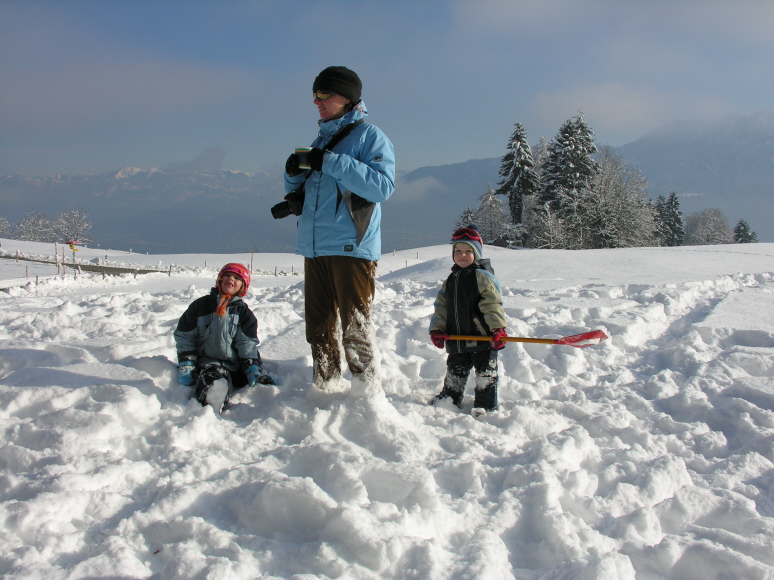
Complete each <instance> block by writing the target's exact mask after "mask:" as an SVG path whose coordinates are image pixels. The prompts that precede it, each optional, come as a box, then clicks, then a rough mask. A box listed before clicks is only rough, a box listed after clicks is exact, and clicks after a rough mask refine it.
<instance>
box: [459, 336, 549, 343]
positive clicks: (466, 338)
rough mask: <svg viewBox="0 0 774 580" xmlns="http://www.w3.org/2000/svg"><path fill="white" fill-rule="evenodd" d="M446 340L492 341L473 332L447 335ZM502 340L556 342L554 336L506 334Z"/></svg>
mask: <svg viewBox="0 0 774 580" xmlns="http://www.w3.org/2000/svg"><path fill="white" fill-rule="evenodd" d="M446 340H486V341H491V340H492V337H491V336H478V335H475V334H471V335H470V336H468V335H466V334H452V335H450V336H447V337H446ZM500 341H501V342H536V343H539V344H556V339H554V338H522V337H519V336H504V337H503V338H501V339H500Z"/></svg>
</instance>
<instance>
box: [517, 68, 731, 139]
mask: <svg viewBox="0 0 774 580" xmlns="http://www.w3.org/2000/svg"><path fill="white" fill-rule="evenodd" d="M530 110H531V112H532V114H533V116H534V119H535V120H536V121H537V124H539V125H540V126H545V125H554V126H555V127H556V130H558V128H559V126H560V125H561V123H563V122H564V121H565V120H567V119H569V118H570V117H573V116H575V115H577V114H578V111H579V110H581V111H583V113H584V115H585V116H586V122H587V123H588V124H589V126H590V127H591V128H592V129H593V130H594V132H595V133H596V134H597V136H598V137H599V136H603V137H604V138H605V140H606V141H607V142H608V144H611V145H622V144H624V143H625V142H626V140H628V139H630V138H633V137H635V136H641V135H642V134H643V133H645V132H648V131H650V130H652V129H654V128H656V127H658V126H659V125H661V124H662V123H663V122H664V120H665V119H704V118H716V117H719V116H722V115H725V114H728V113H732V112H735V110H734V107H733V106H732V105H731V104H730V103H728V102H726V101H725V100H723V99H721V98H718V97H714V96H709V95H697V94H694V93H689V92H686V91H676V92H668V91H663V90H659V89H655V88H652V87H639V86H637V87H635V86H627V85H624V84H622V83H617V82H608V83H601V84H598V85H587V86H582V87H576V88H572V89H562V90H558V91H555V92H551V93H540V94H538V95H537V96H536V97H535V98H534V99H533V101H532V103H531V104H530ZM554 132H555V131H554ZM551 136H553V134H551V135H549V137H551ZM616 139H624V141H622V142H615V140H616Z"/></svg>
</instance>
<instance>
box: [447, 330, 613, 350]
mask: <svg viewBox="0 0 774 580" xmlns="http://www.w3.org/2000/svg"><path fill="white" fill-rule="evenodd" d="M444 338H445V339H446V340H492V337H491V336H475V335H471V336H467V335H459V334H452V335H451V336H445V337H444ZM606 338H607V334H605V331H604V330H592V331H591V332H584V333H582V334H573V335H572V336H564V337H562V338H522V337H520V336H505V337H503V338H501V339H500V340H501V341H502V342H538V343H540V344H563V345H566V346H574V347H575V348H586V347H587V346H592V345H595V344H598V343H600V342H602V341H603V340H605V339H606Z"/></svg>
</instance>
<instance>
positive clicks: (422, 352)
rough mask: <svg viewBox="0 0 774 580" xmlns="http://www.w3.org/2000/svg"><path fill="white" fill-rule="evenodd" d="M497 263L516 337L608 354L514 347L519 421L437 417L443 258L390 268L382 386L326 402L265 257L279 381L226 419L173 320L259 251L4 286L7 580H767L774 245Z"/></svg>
mask: <svg viewBox="0 0 774 580" xmlns="http://www.w3.org/2000/svg"><path fill="white" fill-rule="evenodd" d="M14 244H16V245H14ZM2 247H3V250H9V249H10V251H13V250H14V249H15V248H17V247H18V248H19V249H20V250H21V252H22V253H29V254H46V253H47V251H48V250H47V249H46V248H44V247H43V245H40V244H38V245H35V244H29V243H28V244H24V243H22V242H14V241H12V240H2ZM91 251H92V250H83V251H82V252H81V256H80V257H87V258H88V256H89V252H91ZM93 252H97V250H93ZM486 253H487V256H488V257H490V258H491V259H492V262H493V265H494V267H495V271H496V272H497V274H498V277H499V278H500V282H501V285H502V287H503V294H504V302H505V310H506V314H507V316H508V319H509V327H508V330H509V334H511V335H521V336H536V337H548V338H559V337H561V336H567V335H572V334H577V333H579V332H584V331H587V330H591V329H602V330H605V331H606V332H608V334H609V335H610V339H609V340H605V341H603V342H601V343H599V344H598V345H595V346H591V347H589V348H585V349H576V348H571V347H566V346H565V347H563V346H548V345H541V344H522V343H510V344H509V345H508V346H507V347H506V348H505V349H504V350H503V351H501V358H500V361H501V362H500V370H501V376H502V382H501V389H500V399H501V405H500V410H499V411H498V412H496V413H492V414H488V415H486V416H484V417H480V418H476V419H474V418H473V417H471V416H470V414H469V411H470V406H471V402H472V397H471V396H470V392H469V393H468V397H467V398H466V404H465V408H464V409H463V411H459V410H457V409H456V408H455V407H453V406H451V405H448V406H441V407H439V408H437V407H429V406H428V405H427V404H426V403H427V401H428V400H429V399H430V398H431V397H432V396H433V395H434V394H436V393H437V392H438V391H439V390H440V387H441V381H442V378H443V374H444V371H445V364H444V363H445V355H444V353H443V352H442V351H439V350H438V349H435V348H434V347H433V346H432V345H431V344H430V342H429V340H428V336H427V326H428V319H429V316H430V313H431V312H432V305H433V300H434V298H435V294H436V292H437V290H438V287H439V283H440V280H441V279H442V278H443V277H445V276H446V273H447V272H448V269H449V267H450V266H451V259H450V256H449V254H450V250H449V247H448V246H437V247H431V248H421V249H419V250H410V251H404V252H397V253H396V254H395V255H388V256H384V257H383V259H382V260H381V262H380V267H379V274H380V280H379V283H378V286H377V303H376V306H375V315H374V317H375V322H376V327H377V340H378V342H379V347H380V351H381V353H382V365H383V374H384V380H383V385H382V388H381V389H374V388H371V387H369V386H367V385H363V384H353V385H351V386H348V387H347V388H345V389H343V390H342V391H341V392H321V391H319V390H316V389H314V388H312V387H311V386H310V381H311V370H310V361H311V358H310V356H309V354H308V348H307V345H306V343H305V342H304V338H303V337H304V332H303V320H302V314H303V294H302V284H301V282H300V280H301V278H300V277H298V276H294V274H297V273H298V271H299V267H300V264H301V262H300V261H298V258H297V257H295V256H289V255H274V256H267V257H262V256H261V255H256V266H255V267H256V269H259V268H260V269H261V270H263V271H266V272H272V271H274V270H275V267H276V266H277V264H279V263H284V264H285V265H286V266H285V267H284V269H283V268H278V274H282V275H278V276H273V275H256V276H255V277H254V280H253V285H252V286H251V289H250V292H249V293H248V295H247V297H246V300H247V301H248V303H249V304H250V305H251V306H252V307H253V310H254V311H255V312H256V314H257V316H258V320H259V336H260V337H261V339H262V344H261V354H262V355H263V357H264V359H265V361H266V366H267V368H268V369H269V370H270V371H271V372H272V373H273V374H274V375H275V376H277V377H278V379H279V380H280V383H281V385H280V386H278V387H276V386H264V385H259V386H256V387H255V388H252V389H247V390H243V391H241V392H240V393H239V394H238V395H237V396H236V398H235V399H234V401H233V402H234V404H233V406H232V407H231V408H230V409H229V410H228V411H227V412H226V414H225V415H224V416H222V417H219V416H217V415H215V414H214V413H213V411H212V409H211V408H209V407H208V408H202V407H200V406H199V405H198V404H197V403H196V402H195V401H193V400H191V399H190V389H189V388H186V387H180V386H179V385H178V384H177V383H176V380H175V376H176V371H175V366H174V365H173V364H172V361H173V360H174V346H173V340H172V330H173V328H174V325H175V324H176V321H177V319H178V317H179V316H180V315H181V314H182V312H183V311H184V309H185V308H186V306H187V305H188V303H189V302H190V301H191V300H193V299H194V298H196V297H198V296H200V295H202V294H204V293H205V292H206V291H207V290H208V289H209V287H210V285H211V284H212V282H213V280H214V276H215V273H216V271H217V268H218V267H219V266H220V265H222V263H225V262H227V261H234V260H236V261H242V262H247V261H249V258H247V259H246V258H245V256H232V255H228V256H220V257H213V256H209V257H206V258H204V257H202V256H197V255H180V256H174V257H172V256H167V257H164V260H165V262H166V263H168V262H169V261H170V260H172V261H174V263H175V264H176V265H178V266H180V267H183V268H184V269H183V271H176V272H174V273H173V274H172V275H168V274H161V273H160V274H150V275H146V276H138V277H136V278H135V277H133V276H131V275H126V276H122V277H118V278H112V277H108V278H105V279H103V278H102V276H99V275H86V274H82V275H80V276H78V277H77V278H73V277H72V276H71V275H68V276H67V277H66V278H64V279H63V278H61V277H57V276H53V275H52V276H50V277H48V278H46V277H42V278H41V279H40V280H39V284H37V285H35V284H34V282H33V281H30V282H29V283H27V285H25V286H17V287H11V288H9V289H8V290H7V293H0V320H2V327H1V328H0V400H1V401H2V404H1V405H0V426H2V431H0V433H1V435H0V437H1V439H0V491H1V492H2V495H1V498H0V499H2V501H1V502H0V517H2V521H3V527H2V531H0V573H1V574H2V575H3V577H5V578H9V579H11V578H19V579H21V578H24V579H45V580H58V579H65V578H67V579H75V578H84V579H85V578H154V579H173V578H181V579H182V578H229V579H254V578H297V579H302V578H363V579H371V578H374V579H375V578H422V579H436V578H437V579H446V578H486V579H490V578H491V579H497V578H518V579H525V580H526V579H538V578H540V579H556V580H559V579H574V578H578V579H617V580H626V579H634V578H636V579H637V580H651V579H658V578H669V579H689V578H701V579H721V578H745V579H766V578H769V579H770V578H774V380H772V377H774V307H772V303H774V302H773V301H772V298H774V267H773V265H774V262H773V261H772V257H774V244H749V245H739V246H706V247H693V248H642V249H626V250H601V251H581V252H566V251H540V250H534V251H530V250H525V251H509V250H500V249H496V248H489V247H487V248H486ZM102 254H104V250H103V251H102ZM96 255H99V253H96V254H95V256H96ZM124 259H125V260H126V261H132V260H135V261H136V262H135V263H138V264H140V263H143V261H145V263H153V264H155V263H156V262H158V261H159V257H158V256H142V255H140V256H137V255H133V256H126V257H124ZM205 259H206V260H207V262H208V264H209V267H208V268H204V267H202V264H203V262H204V260H205ZM262 260H265V262H262ZM0 262H3V263H0V276H1V277H3V278H6V279H8V278H21V277H22V274H20V273H19V271H18V268H19V265H18V263H16V262H12V261H10V260H0ZM36 267H38V268H49V270H48V274H45V271H44V270H41V272H43V274H41V276H45V275H49V274H55V272H54V270H53V267H51V266H43V265H40V266H36ZM185 267H188V269H187V270H186V269H185Z"/></svg>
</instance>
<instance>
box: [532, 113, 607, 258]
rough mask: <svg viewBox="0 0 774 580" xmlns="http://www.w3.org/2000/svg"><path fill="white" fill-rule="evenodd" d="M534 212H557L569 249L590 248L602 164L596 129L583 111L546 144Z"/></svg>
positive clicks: (569, 120) (568, 121) (565, 124)
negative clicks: (591, 216)
mask: <svg viewBox="0 0 774 580" xmlns="http://www.w3.org/2000/svg"><path fill="white" fill-rule="evenodd" d="M547 152H548V153H547V155H546V159H545V163H544V164H543V168H542V171H541V174H540V186H539V193H538V202H539V203H538V204H536V206H535V211H538V212H539V211H548V210H551V211H554V212H556V217H557V218H558V219H559V220H560V221H561V222H562V223H563V224H564V232H565V236H566V240H567V248H568V249H580V248H584V247H588V246H587V244H588V238H589V237H590V236H589V229H588V228H589V213H590V211H591V209H590V208H591V206H593V204H594V202H595V200H594V197H595V193H594V191H593V189H592V180H593V178H594V176H595V175H596V174H597V173H598V172H599V167H598V165H597V163H596V161H594V159H593V157H592V155H593V154H595V153H596V152H597V147H596V145H595V144H594V132H593V131H592V130H591V128H590V127H589V126H588V125H587V124H586V122H585V121H584V119H583V114H582V113H581V114H579V115H578V116H576V117H573V118H572V119H568V120H567V121H565V123H564V124H563V125H562V126H561V127H560V128H559V132H558V133H557V135H556V137H554V138H553V139H552V140H551V141H550V142H549V144H548V146H547Z"/></svg>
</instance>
